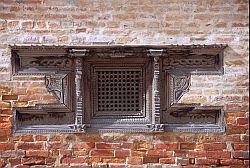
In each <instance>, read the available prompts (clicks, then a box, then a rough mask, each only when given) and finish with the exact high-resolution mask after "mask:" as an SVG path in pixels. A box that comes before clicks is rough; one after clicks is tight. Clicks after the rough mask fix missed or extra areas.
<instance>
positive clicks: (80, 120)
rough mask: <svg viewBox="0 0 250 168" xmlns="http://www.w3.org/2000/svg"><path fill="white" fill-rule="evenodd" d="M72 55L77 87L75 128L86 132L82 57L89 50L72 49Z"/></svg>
mask: <svg viewBox="0 0 250 168" xmlns="http://www.w3.org/2000/svg"><path fill="white" fill-rule="evenodd" d="M69 52H70V56H72V57H76V58H75V88H76V118H75V128H74V129H75V130H77V131H79V132H85V129H86V125H85V124H84V107H83V105H84V103H83V95H84V93H83V89H82V88H83V83H82V75H83V74H82V73H83V72H82V71H83V62H82V57H84V56H86V55H87V53H88V50H86V49H81V50H78V49H71V50H70V51H69Z"/></svg>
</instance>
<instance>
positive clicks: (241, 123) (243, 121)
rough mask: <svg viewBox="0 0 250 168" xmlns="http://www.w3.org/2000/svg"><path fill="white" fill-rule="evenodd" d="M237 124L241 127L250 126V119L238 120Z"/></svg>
mask: <svg viewBox="0 0 250 168" xmlns="http://www.w3.org/2000/svg"><path fill="white" fill-rule="evenodd" d="M237 124H239V125H248V124H249V118H238V119H237Z"/></svg>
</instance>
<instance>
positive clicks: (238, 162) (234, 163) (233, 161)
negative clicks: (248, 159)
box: [220, 159, 244, 166]
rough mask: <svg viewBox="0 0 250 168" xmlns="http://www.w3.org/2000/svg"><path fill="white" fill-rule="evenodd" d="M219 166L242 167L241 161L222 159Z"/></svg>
mask: <svg viewBox="0 0 250 168" xmlns="http://www.w3.org/2000/svg"><path fill="white" fill-rule="evenodd" d="M220 164H221V165H225V166H230V165H243V164H244V162H243V160H238V159H222V160H220Z"/></svg>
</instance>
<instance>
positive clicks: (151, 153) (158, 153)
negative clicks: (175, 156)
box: [147, 150, 172, 157]
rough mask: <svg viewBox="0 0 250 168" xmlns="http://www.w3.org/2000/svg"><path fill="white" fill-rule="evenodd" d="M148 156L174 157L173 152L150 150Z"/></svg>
mask: <svg viewBox="0 0 250 168" xmlns="http://www.w3.org/2000/svg"><path fill="white" fill-rule="evenodd" d="M147 156H151V157H157V156H158V157H170V156H172V152H171V151H163V150H148V152H147Z"/></svg>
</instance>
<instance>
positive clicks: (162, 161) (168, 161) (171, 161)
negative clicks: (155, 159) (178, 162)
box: [159, 158, 175, 164]
mask: <svg viewBox="0 0 250 168" xmlns="http://www.w3.org/2000/svg"><path fill="white" fill-rule="evenodd" d="M159 163H160V164H175V159H174V158H160V159H159Z"/></svg>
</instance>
